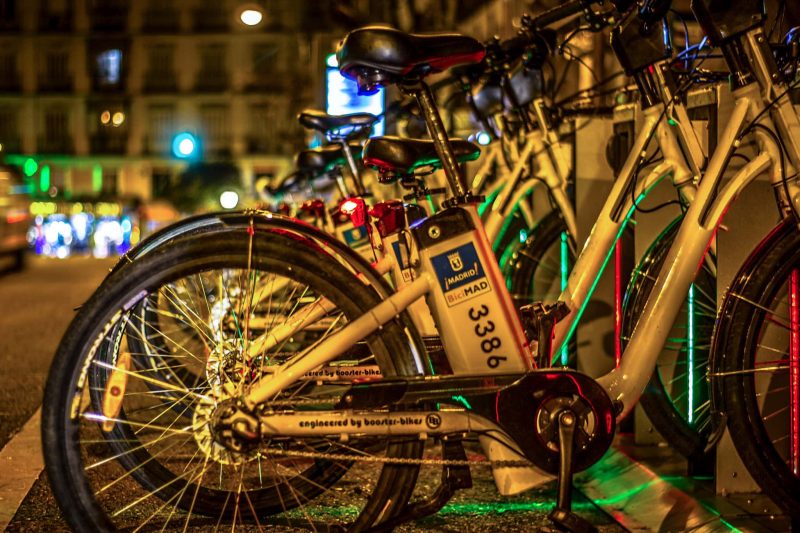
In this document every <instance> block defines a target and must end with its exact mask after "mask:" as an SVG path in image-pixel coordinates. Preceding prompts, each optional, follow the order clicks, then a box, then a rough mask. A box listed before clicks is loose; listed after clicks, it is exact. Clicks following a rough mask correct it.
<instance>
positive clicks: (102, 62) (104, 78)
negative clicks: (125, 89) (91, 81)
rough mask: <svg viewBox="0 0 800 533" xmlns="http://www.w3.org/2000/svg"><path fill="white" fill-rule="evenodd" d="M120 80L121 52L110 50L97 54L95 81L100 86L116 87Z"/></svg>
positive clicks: (114, 49)
mask: <svg viewBox="0 0 800 533" xmlns="http://www.w3.org/2000/svg"><path fill="white" fill-rule="evenodd" d="M121 79H122V50H120V49H118V48H112V49H110V50H105V51H103V52H100V53H99V54H97V80H98V81H99V82H100V85H105V86H111V85H118V84H119V82H120V80H121Z"/></svg>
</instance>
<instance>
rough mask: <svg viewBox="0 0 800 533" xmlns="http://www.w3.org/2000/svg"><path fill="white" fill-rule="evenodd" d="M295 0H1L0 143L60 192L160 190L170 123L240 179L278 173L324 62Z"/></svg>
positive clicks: (171, 169)
mask: <svg viewBox="0 0 800 533" xmlns="http://www.w3.org/2000/svg"><path fill="white" fill-rule="evenodd" d="M304 4H305V3H303V2H297V1H293V0H270V1H269V2H264V3H262V4H261V5H259V3H258V2H253V1H244V2H243V1H235V0H214V1H206V0H136V1H133V0H0V143H1V144H2V149H1V152H0V153H1V154H2V155H3V156H4V157H5V159H6V161H7V162H9V163H12V164H19V165H22V166H25V165H26V164H27V168H26V169H25V170H26V173H30V176H31V178H32V179H33V180H34V182H36V180H39V185H40V186H41V190H40V191H38V192H39V193H40V194H42V193H49V194H50V195H51V196H52V195H55V196H58V197H62V196H65V197H67V198H69V197H70V196H91V195H95V196H97V195H105V196H112V197H121V198H125V197H130V198H140V199H144V200H147V199H150V198H153V197H158V195H159V191H160V190H162V189H163V188H164V187H165V186H166V185H167V184H168V183H169V182H170V180H174V179H175V176H176V175H177V174H179V173H180V172H181V170H182V169H183V168H185V166H186V165H187V162H186V161H181V160H178V159H177V158H175V157H174V156H173V154H172V153H171V151H172V146H171V144H172V139H173V137H174V136H175V135H176V134H177V133H179V132H191V133H192V134H193V135H195V136H196V138H197V139H198V140H199V141H200V143H199V150H200V153H201V154H202V158H203V160H205V161H212V162H213V161H225V162H231V163H233V164H234V165H235V166H237V167H238V168H239V169H240V171H241V173H242V177H243V180H244V182H245V183H253V181H254V179H255V178H256V177H257V176H259V175H263V174H275V173H280V172H283V171H284V170H285V169H286V168H287V166H288V164H289V158H288V157H287V156H290V155H291V154H292V153H293V151H294V150H296V149H297V148H298V144H300V143H302V140H303V134H302V131H301V130H300V129H299V127H298V126H297V125H296V122H295V120H294V113H295V112H296V111H297V110H298V109H300V108H302V107H303V106H305V105H310V104H313V102H314V100H315V92H314V88H313V85H314V78H315V76H316V74H315V72H316V71H317V70H319V68H318V67H317V66H316V63H318V62H319V58H318V57H312V56H316V55H317V54H315V53H313V51H312V49H313V47H314V45H313V44H310V43H313V42H314V39H312V38H311V37H310V36H309V35H308V34H306V33H303V32H302V31H299V29H300V28H301V24H302V21H303V19H304V18H306V17H307V13H306V10H307V9H308V6H305V5H304ZM252 7H258V8H260V9H261V11H262V12H263V14H264V18H263V20H262V21H261V23H259V24H258V25H256V26H253V27H248V26H245V25H244V24H243V23H242V22H241V21H240V18H239V17H240V14H241V11H242V10H243V9H246V8H252ZM320 68H321V67H320ZM31 161H33V163H31ZM34 163H35V165H34ZM44 169H46V175H45V173H44V172H43V170H44ZM29 171H30V172H29Z"/></svg>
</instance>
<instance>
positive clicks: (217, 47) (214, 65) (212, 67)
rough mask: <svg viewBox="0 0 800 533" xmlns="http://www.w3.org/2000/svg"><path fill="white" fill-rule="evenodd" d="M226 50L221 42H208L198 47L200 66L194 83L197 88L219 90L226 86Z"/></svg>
mask: <svg viewBox="0 0 800 533" xmlns="http://www.w3.org/2000/svg"><path fill="white" fill-rule="evenodd" d="M226 51H227V50H226V48H225V45H223V44H209V45H204V46H201V47H200V65H201V67H200V72H199V73H198V74H197V83H196V88H197V89H198V90H201V91H221V90H224V89H225V88H227V86H228V73H227V68H226V61H225V59H226V57H225V56H226Z"/></svg>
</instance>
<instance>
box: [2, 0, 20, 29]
mask: <svg viewBox="0 0 800 533" xmlns="http://www.w3.org/2000/svg"><path fill="white" fill-rule="evenodd" d="M0 29H3V30H16V29H19V23H18V21H17V2H16V0H0Z"/></svg>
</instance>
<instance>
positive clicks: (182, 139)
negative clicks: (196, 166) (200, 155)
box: [172, 132, 197, 159]
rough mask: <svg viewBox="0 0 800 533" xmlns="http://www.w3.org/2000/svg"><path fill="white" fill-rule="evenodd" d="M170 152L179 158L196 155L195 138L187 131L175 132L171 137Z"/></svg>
mask: <svg viewBox="0 0 800 533" xmlns="http://www.w3.org/2000/svg"><path fill="white" fill-rule="evenodd" d="M172 153H173V154H174V155H175V157H179V158H181V159H188V158H190V157H193V156H195V155H197V139H195V137H194V135H192V134H191V133H189V132H183V133H179V134H177V135H176V136H175V137H174V138H173V139H172Z"/></svg>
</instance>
